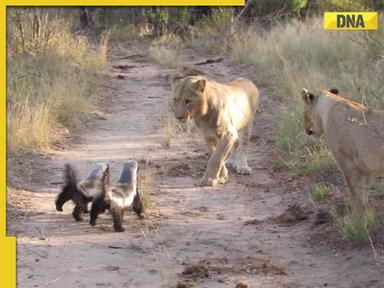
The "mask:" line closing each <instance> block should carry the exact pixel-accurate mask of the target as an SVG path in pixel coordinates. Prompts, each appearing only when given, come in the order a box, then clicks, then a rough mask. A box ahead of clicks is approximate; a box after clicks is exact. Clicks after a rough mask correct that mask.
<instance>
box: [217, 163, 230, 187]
mask: <svg viewBox="0 0 384 288" xmlns="http://www.w3.org/2000/svg"><path fill="white" fill-rule="evenodd" d="M227 181H228V169H227V167H226V166H225V162H223V164H222V165H221V168H220V173H219V181H218V183H219V184H225V183H227Z"/></svg>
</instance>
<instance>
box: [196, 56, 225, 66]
mask: <svg viewBox="0 0 384 288" xmlns="http://www.w3.org/2000/svg"><path fill="white" fill-rule="evenodd" d="M223 60H224V58H223V57H220V58H217V59H207V60H205V61H204V62H199V63H196V64H195V65H206V64H212V63H217V62H221V61H223Z"/></svg>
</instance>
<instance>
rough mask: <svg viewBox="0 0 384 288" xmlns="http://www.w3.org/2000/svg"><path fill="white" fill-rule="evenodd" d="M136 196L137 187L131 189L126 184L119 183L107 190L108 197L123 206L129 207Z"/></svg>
mask: <svg viewBox="0 0 384 288" xmlns="http://www.w3.org/2000/svg"><path fill="white" fill-rule="evenodd" d="M135 196H136V189H135V190H131V189H129V187H128V186H126V185H125V184H121V183H118V184H116V186H114V187H112V188H111V189H109V190H108V191H107V198H108V199H109V200H110V201H113V202H114V203H115V204H116V205H118V206H119V207H121V208H128V207H129V206H131V205H132V203H133V199H135Z"/></svg>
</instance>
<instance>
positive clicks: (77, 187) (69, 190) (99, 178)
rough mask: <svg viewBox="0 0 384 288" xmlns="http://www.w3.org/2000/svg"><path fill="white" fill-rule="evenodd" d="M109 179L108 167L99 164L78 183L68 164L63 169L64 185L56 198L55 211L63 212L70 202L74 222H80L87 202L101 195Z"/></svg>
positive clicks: (85, 211) (86, 207)
mask: <svg viewBox="0 0 384 288" xmlns="http://www.w3.org/2000/svg"><path fill="white" fill-rule="evenodd" d="M108 179H109V166H108V164H105V163H99V164H96V165H94V166H93V167H92V169H91V171H89V173H88V176H87V177H86V178H85V179H84V180H82V181H80V182H78V181H77V176H76V172H75V170H74V169H73V167H72V166H71V165H69V164H65V167H64V185H63V187H62V190H61V192H60V193H59V194H58V195H57V198H56V202H55V204H56V210H57V211H63V205H64V204H65V203H66V202H67V201H69V200H72V201H73V202H74V203H75V208H74V209H73V212H72V215H73V217H74V218H75V219H76V221H81V220H83V218H82V217H81V214H82V213H87V212H88V202H91V201H92V199H93V197H94V196H95V195H97V194H100V193H102V191H103V189H104V186H105V184H106V182H107V181H108Z"/></svg>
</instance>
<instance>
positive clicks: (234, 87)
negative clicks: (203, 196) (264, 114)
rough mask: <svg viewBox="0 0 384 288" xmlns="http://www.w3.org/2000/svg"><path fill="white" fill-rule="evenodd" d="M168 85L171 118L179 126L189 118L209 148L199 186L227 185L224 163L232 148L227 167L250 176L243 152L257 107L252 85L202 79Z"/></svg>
mask: <svg viewBox="0 0 384 288" xmlns="http://www.w3.org/2000/svg"><path fill="white" fill-rule="evenodd" d="M172 82H173V83H172V84H173V85H172V90H173V95H174V102H175V117H176V118H177V119H178V120H179V121H181V122H186V121H187V120H189V119H191V118H193V120H194V121H195V123H196V125H197V127H198V128H199V129H200V130H201V132H202V134H203V136H204V138H205V141H206V142H207V144H208V147H209V155H210V159H209V161H208V166H207V169H206V171H205V173H204V176H203V178H202V180H201V183H200V184H201V185H202V186H206V185H208V186H215V185H217V184H224V183H226V182H227V180H228V170H227V168H226V166H225V160H226V159H227V156H228V154H229V153H230V151H231V149H232V147H233V146H234V145H235V149H234V151H233V152H232V154H231V156H230V158H229V159H228V161H227V164H228V165H231V166H232V167H233V168H234V169H236V171H237V173H239V174H244V175H249V174H251V172H252V169H251V168H250V167H249V166H248V164H247V158H246V156H245V148H246V146H247V144H248V142H249V138H250V134H251V130H252V123H253V116H254V114H255V112H256V110H257V107H258V105H259V91H258V89H257V88H256V86H255V85H254V84H253V83H252V81H250V80H248V79H245V78H239V79H236V80H234V81H231V82H229V83H228V84H220V83H217V82H216V81H212V80H208V79H206V78H204V77H202V76H193V75H192V76H183V75H177V76H175V77H174V78H173V81H172Z"/></svg>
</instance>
